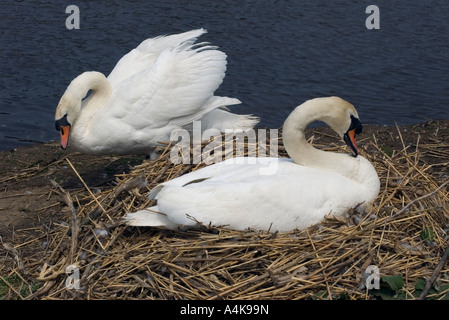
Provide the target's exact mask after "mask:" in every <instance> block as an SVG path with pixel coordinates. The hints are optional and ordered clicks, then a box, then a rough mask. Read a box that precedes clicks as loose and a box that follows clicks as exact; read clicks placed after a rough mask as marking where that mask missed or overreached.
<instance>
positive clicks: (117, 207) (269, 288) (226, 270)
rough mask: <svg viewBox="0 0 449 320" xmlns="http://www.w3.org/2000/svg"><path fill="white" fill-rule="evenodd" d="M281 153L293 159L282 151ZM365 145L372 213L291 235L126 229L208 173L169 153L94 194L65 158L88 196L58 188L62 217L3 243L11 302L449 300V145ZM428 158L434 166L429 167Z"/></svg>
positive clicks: (372, 141) (331, 146)
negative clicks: (197, 174) (131, 216)
mask: <svg viewBox="0 0 449 320" xmlns="http://www.w3.org/2000/svg"><path fill="white" fill-rule="evenodd" d="M398 134H399V138H400V139H401V140H402V136H401V132H400V131H399V130H398ZM323 135H325V134H324V133H323ZM321 137H322V136H321V134H319V133H317V134H315V135H314V136H312V138H311V141H312V143H314V144H315V145H316V146H317V147H319V148H322V149H327V150H333V151H342V150H341V147H340V145H341V143H340V142H339V141H338V140H336V139H335V142H332V143H326V144H321ZM277 143H278V146H279V150H280V152H281V156H286V154H285V152H284V150H283V146H282V140H279V141H277ZM360 145H362V146H363V147H362V148H361V149H362V150H361V154H362V155H363V156H365V157H366V158H368V159H369V160H370V161H371V162H372V163H373V165H374V166H375V168H376V170H377V172H378V174H379V177H380V179H381V191H380V194H379V196H378V198H377V200H376V202H375V204H374V207H373V208H372V210H371V211H370V212H368V213H367V214H365V215H358V214H356V213H352V212H348V215H347V216H346V217H341V218H338V219H336V218H331V219H327V220H326V221H325V222H323V223H321V224H318V225H316V226H313V227H311V228H308V229H307V230H304V231H291V232H287V233H269V232H265V231H255V230H248V231H245V232H240V231H233V230H228V229H225V228H215V227H210V226H204V227H203V228H202V229H201V230H190V231H178V232H171V231H161V230H155V229H151V228H134V227H127V226H125V225H123V224H121V223H120V221H121V218H122V217H123V216H124V215H125V213H127V212H131V211H135V210H138V209H141V208H144V207H148V206H150V205H152V202H151V201H150V200H148V199H147V197H146V195H147V194H148V192H149V191H150V190H151V189H152V188H153V187H155V186H156V185H157V184H158V183H161V182H163V181H167V180H170V179H172V178H174V177H177V176H179V175H182V174H185V173H187V172H189V171H192V170H196V169H198V168H199V167H201V166H204V164H199V165H192V164H187V165H184V164H178V165H175V164H173V163H172V162H171V161H170V157H169V151H170V146H168V147H167V149H166V150H165V151H164V153H163V154H162V156H161V158H160V159H159V160H157V161H144V162H143V163H142V164H140V165H137V166H135V167H134V168H133V170H132V171H131V172H129V173H127V174H121V175H117V176H116V183H115V184H114V186H111V187H109V188H106V189H105V190H103V191H102V192H100V193H96V192H95V191H94V190H91V189H90V186H89V185H88V184H87V183H85V181H84V180H83V177H82V175H80V174H79V173H78V170H77V168H76V167H75V166H74V165H73V163H72V162H71V161H70V159H69V157H67V158H65V159H63V160H61V161H65V162H66V164H67V165H68V166H69V167H70V168H71V170H73V172H74V173H75V174H76V175H77V177H78V179H79V180H80V181H81V183H82V185H83V188H82V189H81V190H77V191H76V192H70V193H69V192H68V191H66V190H65V189H64V188H62V187H61V186H60V185H59V184H58V183H56V182H54V184H53V186H52V190H51V192H53V193H58V194H59V195H60V196H61V201H63V202H64V203H65V210H64V212H63V218H61V219H58V220H57V221H56V220H54V221H51V222H50V223H49V224H46V225H43V226H42V227H40V228H39V227H36V228H33V230H32V232H29V231H30V230H17V231H16V233H15V236H14V238H13V240H12V242H11V243H10V242H7V243H6V242H3V247H4V252H5V255H4V256H5V257H4V260H5V261H8V262H9V266H10V267H9V269H8V270H6V267H3V268H0V274H3V275H2V276H1V278H0V285H1V283H2V281H3V283H4V288H5V289H4V292H5V293H4V297H6V298H8V299H207V300H214V299H283V300H285V299H374V298H383V299H386V298H392V299H394V298H397V299H418V298H428V299H429V298H431V299H448V297H449V293H448V292H449V265H447V263H446V261H447V255H448V251H449V250H448V249H447V248H448V246H449V202H448V201H449V191H448V186H447V185H448V182H449V180H447V179H448V178H447V176H445V175H444V174H443V173H442V172H443V171H444V170H443V171H441V170H439V169H441V168H443V169H444V168H445V167H447V164H448V162H449V151H448V150H449V148H448V147H449V146H448V145H441V144H434V145H431V144H428V143H427V144H425V145H422V144H421V143H420V141H419V138H418V140H417V141H416V142H415V143H414V144H413V145H406V143H404V141H402V148H400V149H393V150H391V149H385V148H383V147H382V145H380V144H379V142H378V139H377V137H376V135H373V136H372V137H369V138H367V139H365V140H364V141H361V142H360ZM220 147H221V146H220ZM423 151H425V152H426V155H431V156H432V157H434V158H435V160H436V161H434V162H433V163H432V164H429V163H427V162H424V161H422V154H423ZM436 172H439V173H438V174H436ZM24 174H25V173H24ZM31 247H32V248H34V250H28V251H27V252H31V253H30V254H27V255H26V256H24V255H22V254H21V251H24V250H25V248H31ZM371 265H373V266H376V267H377V268H378V270H379V275H380V277H381V279H380V283H379V284H380V288H379V289H375V288H374V289H371V290H370V289H369V288H367V287H366V277H369V276H370V274H367V273H365V270H366V268H367V267H368V266H371ZM5 266H6V264H5ZM70 266H72V267H70ZM73 267H75V269H74V268H73ZM2 269H3V270H2ZM6 271H7V273H6ZM78 277H79V282H74V280H76V279H77V278H78ZM12 278H14V279H16V280H17V281H11V280H9V279H12ZM426 280H427V282H426ZM429 280H430V281H429ZM0 288H1V286H0Z"/></svg>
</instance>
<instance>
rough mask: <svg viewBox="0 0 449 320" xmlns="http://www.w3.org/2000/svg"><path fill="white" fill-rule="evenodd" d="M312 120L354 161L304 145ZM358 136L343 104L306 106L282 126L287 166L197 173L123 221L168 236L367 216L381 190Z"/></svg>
mask: <svg viewBox="0 0 449 320" xmlns="http://www.w3.org/2000/svg"><path fill="white" fill-rule="evenodd" d="M315 120H323V121H325V122H326V123H328V124H329V125H330V126H331V127H332V128H333V129H334V130H335V131H336V132H337V133H338V134H339V135H340V136H341V137H342V138H344V139H345V141H346V143H347V144H348V145H349V146H350V147H351V149H352V151H353V156H351V155H348V154H341V153H333V152H324V151H321V150H318V149H316V148H314V147H313V146H311V145H310V144H308V143H307V141H306V139H305V137H304V134H303V130H304V129H305V127H306V126H307V124H308V123H310V122H312V121H315ZM360 131H361V124H360V121H359V120H358V115H357V112H356V110H355V108H354V107H353V106H352V105H351V104H349V103H348V102H346V101H344V100H342V99H340V98H337V97H329V98H319V99H313V100H309V101H307V102H305V103H304V104H302V105H301V106H299V107H297V108H296V109H295V110H294V111H293V112H292V113H291V115H290V116H289V117H288V118H287V120H286V121H285V123H284V128H283V136H284V145H285V147H286V150H287V152H288V153H289V155H290V157H291V158H292V159H285V158H284V159H282V158H274V157H271V158H239V159H236V158H233V159H228V160H226V161H224V162H221V163H217V164H214V165H211V166H208V167H205V168H203V169H199V170H197V171H194V172H191V173H189V174H186V175H184V176H181V177H179V178H176V179H173V180H171V181H168V182H165V183H162V184H160V185H158V186H157V187H155V188H154V189H152V190H151V192H150V194H149V197H150V198H151V199H152V198H154V199H157V205H156V206H153V207H151V208H148V209H147V210H142V211H138V212H135V213H130V214H127V215H126V217H125V220H126V221H127V223H128V224H129V225H133V226H153V227H160V228H167V229H177V228H179V227H181V226H184V227H195V226H196V225H197V222H200V223H201V224H203V225H209V224H211V225H214V226H224V227H228V228H231V229H236V230H244V229H247V228H254V229H261V230H270V231H288V230H292V229H304V228H306V227H308V226H311V225H313V224H316V223H318V222H320V221H322V220H323V219H324V217H325V216H326V215H342V214H344V213H346V212H348V210H349V209H351V208H355V207H357V208H358V210H365V209H367V208H369V207H370V204H371V203H372V202H373V200H374V199H375V198H376V196H377V195H378V193H379V187H380V183H379V178H378V176H377V173H376V171H375V169H374V167H373V166H372V164H371V163H370V162H369V161H368V160H366V159H365V158H363V157H362V156H360V155H358V149H357V146H356V143H355V138H354V134H355V133H356V132H357V133H359V132H360ZM267 173H268V174H267ZM270 173H271V174H270Z"/></svg>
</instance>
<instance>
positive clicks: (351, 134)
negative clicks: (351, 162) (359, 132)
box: [348, 129, 359, 153]
mask: <svg viewBox="0 0 449 320" xmlns="http://www.w3.org/2000/svg"><path fill="white" fill-rule="evenodd" d="M348 135H349V139H351V143H352V145H353V146H354V148H355V151H356V152H357V153H359V149H358V148H357V142H356V141H355V129H352V130H351V131H349V132H348Z"/></svg>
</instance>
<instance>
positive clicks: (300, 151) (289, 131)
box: [282, 100, 329, 166]
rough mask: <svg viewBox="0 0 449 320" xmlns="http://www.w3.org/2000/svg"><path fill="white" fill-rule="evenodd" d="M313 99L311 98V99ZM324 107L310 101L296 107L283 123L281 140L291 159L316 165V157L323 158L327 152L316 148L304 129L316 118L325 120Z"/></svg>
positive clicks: (298, 162)
mask: <svg viewBox="0 0 449 320" xmlns="http://www.w3.org/2000/svg"><path fill="white" fill-rule="evenodd" d="M312 101H313V100H312ZM325 111H326V110H324V108H322V107H320V105H314V104H313V103H311V102H310V101H308V102H305V103H304V104H302V105H300V106H298V107H296V109H295V110H293V112H292V113H291V114H290V115H289V116H288V117H287V119H286V120H285V122H284V125H283V129H282V130H283V142H284V146H285V149H286V151H287V153H288V155H289V156H290V158H292V160H293V161H294V162H295V163H297V164H301V165H307V166H316V165H317V164H318V163H317V162H316V160H317V158H323V157H324V158H325V157H326V154H328V153H329V152H324V151H321V150H318V149H316V148H315V147H313V146H312V145H311V144H309V143H308V142H307V140H306V137H305V133H304V130H305V129H306V128H307V126H308V125H309V124H310V123H312V122H314V121H317V120H321V121H324V122H326V120H325V118H326V116H325Z"/></svg>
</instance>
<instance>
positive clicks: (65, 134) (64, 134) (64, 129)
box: [59, 126, 70, 150]
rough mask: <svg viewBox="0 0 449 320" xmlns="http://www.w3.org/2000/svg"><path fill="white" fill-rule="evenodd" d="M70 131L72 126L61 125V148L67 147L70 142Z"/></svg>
mask: <svg viewBox="0 0 449 320" xmlns="http://www.w3.org/2000/svg"><path fill="white" fill-rule="evenodd" d="M69 132H70V126H61V127H60V129H59V133H60V134H61V148H62V149H64V150H65V149H66V148H67V144H68V143H69Z"/></svg>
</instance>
